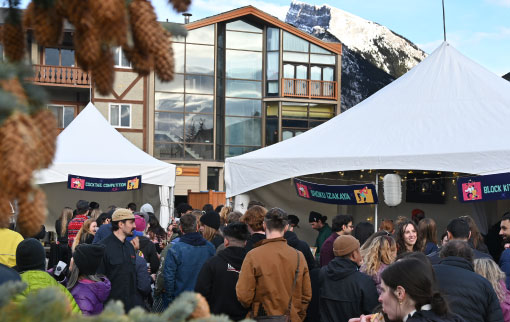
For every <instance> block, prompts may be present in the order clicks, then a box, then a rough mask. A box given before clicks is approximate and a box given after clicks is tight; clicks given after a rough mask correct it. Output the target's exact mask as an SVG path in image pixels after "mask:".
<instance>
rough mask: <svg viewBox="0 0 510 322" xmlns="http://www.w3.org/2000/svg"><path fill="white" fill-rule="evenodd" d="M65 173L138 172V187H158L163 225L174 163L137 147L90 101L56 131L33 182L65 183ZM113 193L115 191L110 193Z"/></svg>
mask: <svg viewBox="0 0 510 322" xmlns="http://www.w3.org/2000/svg"><path fill="white" fill-rule="evenodd" d="M69 174H74V175H79V176H86V177H94V178H123V177H130V176H136V175H141V176H142V186H143V185H144V184H150V185H156V186H159V199H160V202H161V206H160V222H161V225H162V226H163V227H166V224H167V223H168V221H169V216H170V212H171V209H172V203H173V187H174V185H175V165H173V164H169V163H166V162H163V161H160V160H157V159H155V158H153V157H152V156H150V155H149V154H147V153H145V152H143V151H142V150H140V149H139V148H138V147H136V146H135V145H134V144H132V143H131V142H130V141H129V140H127V139H126V138H124V136H122V134H120V133H119V132H118V131H117V130H116V129H115V128H113V127H112V126H111V125H110V124H109V123H108V121H107V120H106V119H105V118H104V117H103V115H102V114H101V113H100V112H99V111H98V110H97V109H96V107H95V106H94V105H93V104H92V103H89V104H88V105H87V107H85V109H84V110H83V111H82V112H81V113H80V114H78V116H77V117H76V118H75V119H74V120H73V121H72V122H71V124H69V125H68V126H67V127H66V128H65V129H64V131H62V133H60V135H59V136H58V138H57V150H56V153H55V158H54V160H53V164H52V165H51V166H50V167H49V168H48V169H44V170H42V171H39V172H38V173H36V175H35V177H36V183H37V184H40V185H43V184H49V183H56V182H67V179H68V175H69ZM170 189H172V191H170ZM116 193H119V192H112V194H116Z"/></svg>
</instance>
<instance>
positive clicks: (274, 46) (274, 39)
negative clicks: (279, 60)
mask: <svg viewBox="0 0 510 322" xmlns="http://www.w3.org/2000/svg"><path fill="white" fill-rule="evenodd" d="M266 46H267V50H278V49H280V29H276V28H267V44H266Z"/></svg>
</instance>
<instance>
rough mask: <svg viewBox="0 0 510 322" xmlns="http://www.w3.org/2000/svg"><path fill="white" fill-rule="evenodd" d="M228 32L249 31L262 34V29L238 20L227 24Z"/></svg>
mask: <svg viewBox="0 0 510 322" xmlns="http://www.w3.org/2000/svg"><path fill="white" fill-rule="evenodd" d="M226 27H227V30H237V31H248V32H258V33H261V32H262V29H260V28H258V27H255V26H254V25H252V24H249V23H247V22H246V21H242V20H236V21H232V22H229V23H227V24H226Z"/></svg>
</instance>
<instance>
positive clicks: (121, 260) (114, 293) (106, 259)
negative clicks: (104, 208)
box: [97, 208, 137, 312]
mask: <svg viewBox="0 0 510 322" xmlns="http://www.w3.org/2000/svg"><path fill="white" fill-rule="evenodd" d="M111 225H112V234H111V235H109V236H108V237H106V238H104V239H102V240H101V241H100V242H99V243H100V244H103V245H104V246H105V253H104V256H103V260H102V261H101V264H100V265H99V268H98V270H97V272H98V274H103V275H106V277H108V279H109V280H110V282H111V287H112V289H111V292H110V296H109V297H108V301H110V300H112V299H113V300H119V301H121V302H122V303H123V304H124V309H125V310H126V312H129V310H131V309H132V308H133V307H134V306H135V296H134V295H135V293H136V292H137V284H136V266H135V264H136V256H135V249H134V247H133V245H132V244H131V243H130V242H129V241H127V240H126V237H130V236H133V231H134V230H135V227H136V224H135V215H133V213H132V212H131V210H129V209H124V208H117V209H116V210H115V212H114V213H113V215H112V222H111Z"/></svg>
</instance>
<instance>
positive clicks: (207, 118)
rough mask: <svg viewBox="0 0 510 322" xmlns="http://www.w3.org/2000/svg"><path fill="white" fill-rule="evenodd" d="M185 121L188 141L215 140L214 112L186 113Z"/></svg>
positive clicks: (202, 141) (204, 141)
mask: <svg viewBox="0 0 510 322" xmlns="http://www.w3.org/2000/svg"><path fill="white" fill-rule="evenodd" d="M184 122H185V125H186V133H185V135H186V142H198V143H212V142H213V115H212V114H186V115H185V121H184Z"/></svg>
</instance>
